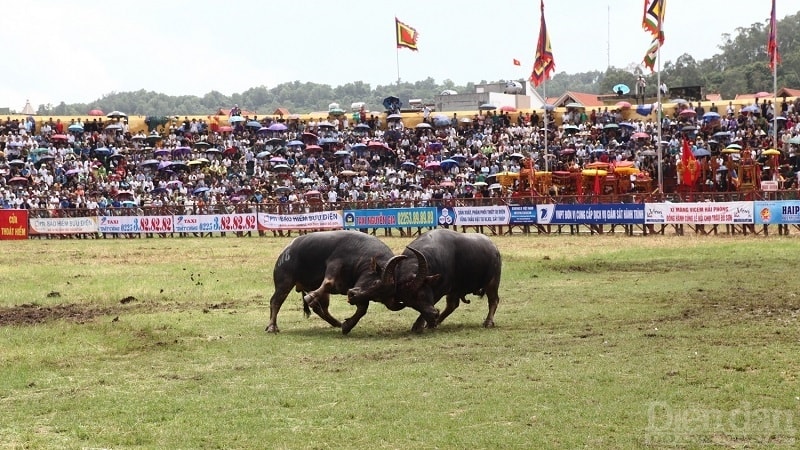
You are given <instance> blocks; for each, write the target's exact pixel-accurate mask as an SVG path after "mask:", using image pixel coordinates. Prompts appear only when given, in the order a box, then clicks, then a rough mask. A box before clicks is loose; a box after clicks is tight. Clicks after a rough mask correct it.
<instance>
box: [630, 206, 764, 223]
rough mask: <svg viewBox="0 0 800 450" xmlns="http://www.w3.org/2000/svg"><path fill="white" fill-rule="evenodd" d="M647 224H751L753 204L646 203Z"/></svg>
mask: <svg viewBox="0 0 800 450" xmlns="http://www.w3.org/2000/svg"><path fill="white" fill-rule="evenodd" d="M645 223H648V224H651V223H653V224H655V223H665V224H690V225H708V224H751V223H753V202H719V203H716V202H695V203H645Z"/></svg>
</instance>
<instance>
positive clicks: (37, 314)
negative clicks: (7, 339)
mask: <svg viewBox="0 0 800 450" xmlns="http://www.w3.org/2000/svg"><path fill="white" fill-rule="evenodd" d="M115 309H116V308H110V307H97V306H92V305H77V304H68V305H54V306H40V305H34V304H24V305H18V306H12V307H10V308H0V327H1V326H9V325H35V324H38V323H44V322H50V321H54V320H69V321H71V322H75V323H84V322H87V321H89V320H92V319H94V318H95V317H97V316H104V315H109V314H114V313H115Z"/></svg>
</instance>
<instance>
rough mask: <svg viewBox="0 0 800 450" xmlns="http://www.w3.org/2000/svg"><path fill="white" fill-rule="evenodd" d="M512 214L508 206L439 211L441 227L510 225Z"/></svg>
mask: <svg viewBox="0 0 800 450" xmlns="http://www.w3.org/2000/svg"><path fill="white" fill-rule="evenodd" d="M510 221H511V212H510V210H509V209H508V206H475V207H468V206H455V207H453V208H450V209H448V208H442V209H440V210H439V219H438V222H439V224H440V225H451V224H452V225H467V226H469V225H475V226H477V225H508V224H509V222H510Z"/></svg>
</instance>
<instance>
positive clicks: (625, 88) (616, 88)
mask: <svg viewBox="0 0 800 450" xmlns="http://www.w3.org/2000/svg"><path fill="white" fill-rule="evenodd" d="M611 89H612V90H613V91H614V93H615V94H619V91H622V95H625V94H627V93H629V92H630V91H631V88H629V87H628V86H627V85H625V84H621V83H620V84H618V85H616V86H614V87H613V88H611Z"/></svg>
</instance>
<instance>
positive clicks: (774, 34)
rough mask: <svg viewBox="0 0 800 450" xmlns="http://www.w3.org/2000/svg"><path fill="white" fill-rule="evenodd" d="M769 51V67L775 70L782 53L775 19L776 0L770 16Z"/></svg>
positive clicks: (773, 0)
mask: <svg viewBox="0 0 800 450" xmlns="http://www.w3.org/2000/svg"><path fill="white" fill-rule="evenodd" d="M767 53H769V68H770V69H771V70H773V71H774V70H775V67H776V66H777V65H778V64H780V62H781V55H780V53H778V23H777V21H776V20H775V0H772V13H771V14H770V16H769V41H768V42H767Z"/></svg>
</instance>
